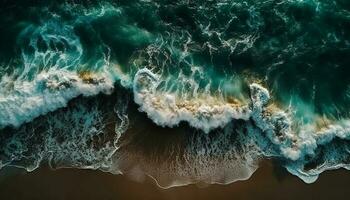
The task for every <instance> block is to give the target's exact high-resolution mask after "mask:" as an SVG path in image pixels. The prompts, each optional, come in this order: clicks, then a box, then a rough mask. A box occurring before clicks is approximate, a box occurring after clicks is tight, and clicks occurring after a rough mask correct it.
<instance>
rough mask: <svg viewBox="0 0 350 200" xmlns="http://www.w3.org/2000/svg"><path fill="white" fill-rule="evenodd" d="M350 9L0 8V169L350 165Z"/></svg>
mask: <svg viewBox="0 0 350 200" xmlns="http://www.w3.org/2000/svg"><path fill="white" fill-rule="evenodd" d="M349 39H350V2H349V1H347V0H270V1H258V0H245V1H243V0H192V1H189V0H178V1H176V0H175V1H174V0H172V1H167V0H125V1H124V0H115V1H91V0H90V1H83V0H81V1H76V0H70V1H67V0H66V1H47V0H46V1H42V0H36V1H25V0H22V1H6V0H5V1H4V0H3V1H2V5H1V7H0V168H1V167H4V166H17V167H21V168H25V169H27V170H28V171H32V170H35V169H36V168H37V167H39V166H40V164H42V163H48V164H49V165H50V166H51V167H52V168H60V167H74V168H89V169H99V170H103V171H106V172H111V173H116V174H118V173H127V174H132V176H135V177H142V176H144V175H150V176H152V177H154V178H155V179H156V180H157V181H158V183H159V184H160V186H162V187H170V186H175V185H182V184H188V183H193V182H200V181H202V182H207V183H230V182H233V181H236V180H242V179H247V178H249V177H250V176H251V174H252V173H253V172H254V171H255V170H256V169H257V168H258V163H259V161H260V160H262V159H270V158H272V159H275V160H277V161H278V163H279V164H280V165H281V166H283V167H285V168H286V169H287V170H288V171H289V172H291V173H292V174H294V175H297V176H298V177H300V178H301V179H302V180H304V181H305V182H307V183H311V182H314V181H316V179H317V177H318V175H319V174H320V173H321V172H323V171H325V170H331V169H338V168H346V169H349V166H350V165H349V158H350V157H349V152H350V146H349V145H350V144H349V138H350V119H349V111H350V109H349V107H350V76H349V74H350V68H349V66H350V41H349Z"/></svg>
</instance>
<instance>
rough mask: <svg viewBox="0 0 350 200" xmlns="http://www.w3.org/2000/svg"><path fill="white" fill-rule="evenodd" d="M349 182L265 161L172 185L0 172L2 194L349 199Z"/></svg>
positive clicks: (43, 199)
mask: <svg viewBox="0 0 350 200" xmlns="http://www.w3.org/2000/svg"><path fill="white" fill-rule="evenodd" d="M11 173H12V174H11ZM349 186H350V172H349V171H346V170H336V171H330V172H325V173H323V174H322V175H321V176H320V178H319V179H318V181H317V182H315V183H313V184H305V183H303V182H302V181H301V180H300V179H298V178H297V177H294V176H292V175H289V174H287V173H286V172H285V171H284V170H281V169H276V168H275V167H274V165H273V164H272V163H271V162H264V163H262V166H261V167H260V168H259V169H258V170H257V171H256V172H255V173H254V175H253V176H252V177H251V178H250V179H249V180H247V181H239V182H235V183H232V184H229V185H209V186H208V185H189V186H182V187H175V188H170V189H161V188H159V187H157V186H156V184H155V183H154V181H153V180H152V179H151V178H149V179H147V180H145V181H144V182H141V183H140V182H135V181H132V180H130V179H129V178H128V177H126V176H121V175H112V174H109V173H103V172H99V171H92V170H77V169H60V170H54V171H53V170H50V169H48V168H41V169H39V170H36V171H34V172H32V173H23V172H22V173H18V170H13V169H7V170H5V171H2V172H1V176H0V199H6V200H12V199H13V200H21V199H30V200H63V199H64V200H68V199H84V200H90V199H98V200H109V199H111V200H112V199H122V200H128V199H141V200H148V199H149V200H175V199H181V200H187V199H201V200H206V199H208V200H209V199H215V200H217V199H269V200H273V199H291V200H296V199H297V200H302V199H307V200H310V199H318V200H319V199H346V198H347V197H349V196H350V190H349Z"/></svg>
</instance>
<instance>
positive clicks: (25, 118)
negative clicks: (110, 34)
mask: <svg viewBox="0 0 350 200" xmlns="http://www.w3.org/2000/svg"><path fill="white" fill-rule="evenodd" d="M113 82H114V80H113V78H112V77H111V76H110V75H109V74H108V73H107V72H102V73H99V74H92V73H89V74H88V75H87V74H78V73H77V72H73V71H67V70H57V69H50V70H48V71H42V72H40V73H39V74H38V75H37V76H36V77H35V78H34V79H33V80H32V81H27V80H12V79H9V78H6V79H4V78H3V79H2V80H1V83H0V84H1V85H9V83H10V85H11V87H10V88H7V89H6V90H4V89H3V90H0V92H1V97H0V110H1V112H0V127H5V126H9V125H11V126H15V127H17V126H20V125H21V124H22V123H24V122H29V121H31V120H32V119H34V118H35V117H38V116H40V115H43V114H46V113H48V112H50V111H54V110H56V109H58V108H61V107H65V106H66V104H67V102H68V101H69V100H71V99H72V98H74V97H77V96H79V95H84V96H92V95H96V94H98V93H100V92H103V93H106V94H110V93H111V92H112V90H113Z"/></svg>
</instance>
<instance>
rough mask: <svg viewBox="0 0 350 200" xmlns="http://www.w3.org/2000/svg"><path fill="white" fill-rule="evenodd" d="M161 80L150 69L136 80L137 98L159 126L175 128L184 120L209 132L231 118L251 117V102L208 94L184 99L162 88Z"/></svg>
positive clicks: (135, 97)
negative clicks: (246, 102) (246, 103)
mask: <svg viewBox="0 0 350 200" xmlns="http://www.w3.org/2000/svg"><path fill="white" fill-rule="evenodd" d="M160 79H161V77H160V76H158V75H157V74H154V73H153V72H152V71H150V70H149V69H141V70H139V71H138V72H137V73H136V75H135V78H134V83H133V90H134V101H135V102H136V103H137V104H138V105H140V110H141V111H143V112H146V113H147V115H148V117H149V118H150V119H152V120H153V121H154V122H155V123H156V124H157V125H160V126H168V127H174V126H177V125H178V124H179V123H180V122H181V121H185V122H188V123H189V125H190V126H192V127H194V128H197V129H201V130H203V131H204V132H209V131H210V130H212V129H215V128H218V127H224V126H225V125H226V124H227V123H229V122H230V121H231V120H232V119H244V120H248V119H249V117H250V110H249V108H248V105H243V104H240V103H239V102H238V101H230V102H227V101H225V100H223V99H221V98H219V97H215V96H211V95H209V94H205V93H203V94H198V95H197V96H196V98H190V99H189V98H184V97H183V96H181V94H179V93H177V92H167V91H162V90H161V89H159V88H158V86H159V85H160V82H161V80H160Z"/></svg>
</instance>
